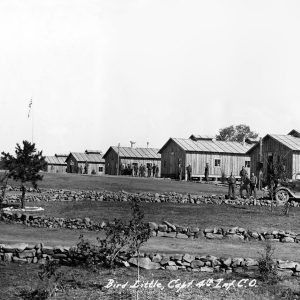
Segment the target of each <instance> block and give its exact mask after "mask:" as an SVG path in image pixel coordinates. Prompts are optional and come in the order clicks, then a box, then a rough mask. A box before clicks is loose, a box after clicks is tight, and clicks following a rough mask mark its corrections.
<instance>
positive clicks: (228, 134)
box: [216, 124, 258, 143]
mask: <svg viewBox="0 0 300 300" xmlns="http://www.w3.org/2000/svg"><path fill="white" fill-rule="evenodd" d="M257 137H258V134H257V133H256V132H254V131H251V129H250V127H249V126H248V125H245V124H240V125H236V126H234V125H231V126H228V127H225V128H221V129H220V130H219V134H218V135H217V136H216V139H217V140H218V141H235V142H240V143H241V142H243V140H244V138H245V139H246V138H252V139H255V138H257Z"/></svg>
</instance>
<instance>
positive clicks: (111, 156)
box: [105, 150, 161, 176]
mask: <svg viewBox="0 0 300 300" xmlns="http://www.w3.org/2000/svg"><path fill="white" fill-rule="evenodd" d="M135 163H137V164H138V166H140V165H141V164H143V165H147V164H148V163H149V164H151V165H153V164H155V165H158V167H159V176H160V173H161V161H160V159H141V158H120V163H119V166H121V164H125V165H128V164H130V165H133V164H135ZM117 168H118V154H117V153H116V152H115V151H114V150H110V151H109V152H108V153H107V155H106V157H105V170H106V171H105V174H108V175H117Z"/></svg>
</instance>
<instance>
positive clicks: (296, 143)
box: [269, 134, 300, 151]
mask: <svg viewBox="0 0 300 300" xmlns="http://www.w3.org/2000/svg"><path fill="white" fill-rule="evenodd" d="M269 136H270V137H272V138H273V139H275V140H277V141H278V142H280V143H281V144H283V145H285V146H287V147H288V148H290V149H291V150H293V151H300V138H297V137H294V136H292V135H280V134H269Z"/></svg>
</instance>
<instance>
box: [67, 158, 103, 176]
mask: <svg viewBox="0 0 300 300" xmlns="http://www.w3.org/2000/svg"><path fill="white" fill-rule="evenodd" d="M84 167H85V162H78V161H77V160H76V159H75V158H74V157H73V155H71V156H70V157H69V158H68V159H67V172H68V173H78V174H83V173H84ZM81 170H82V173H81ZM93 171H94V172H95V173H94V174H95V175H103V174H105V163H92V162H89V163H88V169H87V174H93Z"/></svg>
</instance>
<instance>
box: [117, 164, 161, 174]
mask: <svg viewBox="0 0 300 300" xmlns="http://www.w3.org/2000/svg"><path fill="white" fill-rule="evenodd" d="M121 175H132V176H136V177H158V175H159V167H158V165H155V164H153V165H152V164H147V165H144V164H140V165H138V164H133V166H132V165H131V164H127V165H125V164H122V165H121Z"/></svg>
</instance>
